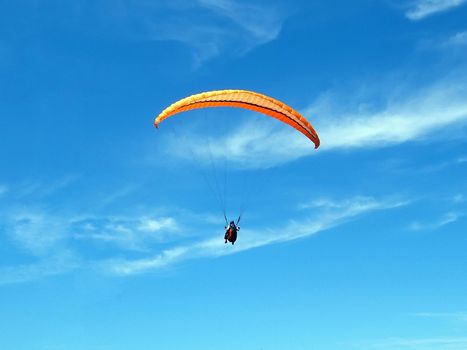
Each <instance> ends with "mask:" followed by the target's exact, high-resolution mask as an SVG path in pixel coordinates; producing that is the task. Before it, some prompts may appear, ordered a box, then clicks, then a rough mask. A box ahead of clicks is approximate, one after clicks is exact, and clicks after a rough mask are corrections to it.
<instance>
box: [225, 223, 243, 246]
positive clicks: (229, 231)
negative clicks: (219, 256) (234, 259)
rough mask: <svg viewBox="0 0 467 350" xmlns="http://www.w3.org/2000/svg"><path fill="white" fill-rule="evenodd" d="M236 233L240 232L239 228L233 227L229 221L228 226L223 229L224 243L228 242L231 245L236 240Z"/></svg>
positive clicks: (233, 224)
mask: <svg viewBox="0 0 467 350" xmlns="http://www.w3.org/2000/svg"><path fill="white" fill-rule="evenodd" d="M238 231H240V226H237V225H235V222H233V221H231V222H230V224H229V226H226V227H225V234H224V239H225V243H227V241H229V242H231V243H232V245H233V244H234V243H235V241H236V240H237V232H238Z"/></svg>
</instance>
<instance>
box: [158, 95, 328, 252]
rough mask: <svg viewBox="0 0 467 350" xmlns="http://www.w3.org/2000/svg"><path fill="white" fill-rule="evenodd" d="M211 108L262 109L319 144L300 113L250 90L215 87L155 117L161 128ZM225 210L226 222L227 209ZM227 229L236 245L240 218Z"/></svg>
mask: <svg viewBox="0 0 467 350" xmlns="http://www.w3.org/2000/svg"><path fill="white" fill-rule="evenodd" d="M208 107H236V108H243V109H248V110H252V111H255V112H259V113H261V114H263V115H265V116H269V117H272V118H275V119H277V120H279V121H281V122H283V123H285V124H288V125H290V126H291V127H293V128H295V129H296V130H298V131H299V132H301V133H302V134H303V135H305V136H306V137H307V138H308V139H310V141H312V142H313V144H314V147H315V149H316V148H318V147H319V145H320V139H319V136H318V134H317V133H316V131H315V129H314V128H313V126H312V125H311V124H310V122H309V121H308V120H306V118H305V117H303V116H302V115H301V114H300V113H299V112H297V111H296V110H295V109H293V108H292V107H290V106H288V105H286V104H285V103H283V102H281V101H279V100H276V99H274V98H272V97H269V96H266V95H263V94H260V93H257V92H254V91H248V90H215V91H209V92H203V93H199V94H195V95H191V96H188V97H186V98H183V99H181V100H178V101H177V102H175V103H173V104H172V105H170V106H169V107H167V108H166V109H164V110H163V111H162V112H161V113H160V114H159V115H158V116H157V118H156V119H155V120H154V126H155V127H156V128H158V127H159V124H160V123H161V122H162V121H164V120H165V119H167V118H169V117H172V116H174V115H175V114H178V113H181V112H185V111H190V110H193V109H199V108H208ZM223 211H224V218H225V220H226V224H227V218H226V216H225V208H223ZM240 216H241V215H240ZM240 216H239V219H240ZM225 229H226V231H225V234H224V239H225V243H227V242H231V243H232V244H234V243H235V241H236V240H237V233H238V231H239V230H240V227H238V221H237V224H235V222H233V221H231V222H230V224H229V225H227V226H226V227H225Z"/></svg>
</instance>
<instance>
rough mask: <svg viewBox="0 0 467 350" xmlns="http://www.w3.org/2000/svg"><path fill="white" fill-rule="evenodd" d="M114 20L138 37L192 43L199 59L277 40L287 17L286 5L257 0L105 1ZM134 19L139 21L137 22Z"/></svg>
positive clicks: (107, 14) (197, 62)
mask: <svg viewBox="0 0 467 350" xmlns="http://www.w3.org/2000/svg"><path fill="white" fill-rule="evenodd" d="M101 5H102V12H103V14H102V16H103V17H104V16H105V17H104V19H105V21H107V22H110V23H109V25H110V26H112V27H114V28H116V29H117V30H121V28H122V27H124V28H125V29H126V30H125V31H124V35H126V36H127V37H128V36H130V37H132V38H134V39H135V40H154V41H164V40H167V41H175V42H178V43H181V44H182V45H184V46H185V47H188V48H189V49H190V50H191V51H192V53H193V58H194V65H195V67H196V66H199V65H200V64H201V63H203V62H205V61H207V60H210V59H212V58H214V57H216V56H219V55H222V54H228V55H232V54H233V55H242V54H245V53H246V52H248V51H249V50H251V49H253V48H254V47H256V46H258V45H261V44H264V43H267V42H269V41H271V40H274V39H275V38H276V37H277V36H278V35H279V33H280V31H281V27H282V22H283V21H284V19H285V17H286V12H285V11H284V9H279V8H276V7H275V5H271V4H268V6H264V5H262V4H260V3H257V2H255V1H234V0H194V1H178V0H172V1H166V0H160V1H157V2H141V1H134V0H126V1H122V2H120V6H118V7H117V6H115V2H113V1H111V2H109V1H102V2H101ZM134 23H138V25H137V26H135V25H134Z"/></svg>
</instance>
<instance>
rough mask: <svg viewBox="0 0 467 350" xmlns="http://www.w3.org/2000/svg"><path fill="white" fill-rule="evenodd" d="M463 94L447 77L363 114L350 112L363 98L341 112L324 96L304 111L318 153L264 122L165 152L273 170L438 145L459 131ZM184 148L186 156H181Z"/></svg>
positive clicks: (466, 108)
mask: <svg viewBox="0 0 467 350" xmlns="http://www.w3.org/2000/svg"><path fill="white" fill-rule="evenodd" d="M461 76H463V74H461ZM395 90H396V89H395ZM391 95H392V94H391V93H388V94H387V96H391ZM466 95H467V84H466V83H465V81H464V80H462V79H460V78H447V79H445V80H442V81H438V82H436V83H434V84H432V85H431V86H428V87H425V88H420V89H419V90H418V91H415V92H413V93H411V94H406V95H403V96H402V97H401V96H399V97H397V98H394V97H392V98H390V97H388V98H387V100H386V103H385V104H384V105H383V106H382V107H380V108H379V109H374V110H372V111H367V110H365V109H364V108H363V109H360V108H358V107H355V106H358V105H359V103H360V102H361V104H364V102H365V100H366V97H365V96H363V97H362V96H357V97H355V101H353V103H352V105H351V106H348V107H342V106H345V105H346V103H345V101H341V98H340V97H339V96H338V95H337V94H333V93H329V94H327V95H326V96H324V97H321V98H319V99H318V100H317V101H315V103H313V104H312V105H311V106H310V107H308V108H306V109H304V111H303V115H305V116H311V117H309V118H308V119H309V120H310V121H311V123H312V124H313V125H314V126H315V129H316V130H317V132H318V134H319V136H320V139H321V146H320V148H319V149H318V150H317V151H315V150H313V145H312V144H311V142H310V141H309V140H308V139H306V138H305V137H303V136H302V135H301V134H299V133H298V132H297V131H296V130H294V129H292V128H290V127H288V126H284V127H281V126H278V125H277V124H274V123H270V122H269V121H261V122H258V121H247V122H244V123H242V124H240V125H239V126H237V128H236V129H234V130H233V131H232V132H231V133H229V135H226V136H225V137H222V138H215V139H214V138H211V137H209V136H203V137H197V138H189V137H187V139H186V142H184V143H177V144H176V143H174V144H173V145H172V146H171V147H170V148H169V149H170V152H171V153H172V154H173V155H175V156H178V157H180V158H183V157H185V158H186V157H188V156H194V157H195V158H196V159H197V160H198V161H201V162H203V163H206V164H209V163H210V162H211V161H212V160H213V159H214V160H215V159H229V161H230V162H234V163H236V165H237V166H238V167H243V168H250V169H251V168H269V167H274V166H277V165H281V164H284V163H287V162H290V161H293V160H296V159H298V158H301V157H305V156H310V155H314V154H316V155H318V154H321V153H322V152H325V151H339V150H348V149H376V148H382V147H387V146H394V145H398V144H402V143H406V142H412V141H420V140H424V141H427V142H440V135H443V136H442V137H443V138H445V139H446V138H449V135H450V134H452V135H454V134H456V133H457V132H458V130H456V129H455V128H453V126H456V125H457V126H458V125H462V124H465V123H467V99H465V96H466ZM190 135H191V134H190ZM431 135H436V137H433V138H432V137H431ZM206 144H209V147H206ZM187 145H188V147H189V148H190V151H191V152H186V148H187ZM282 145H287V147H283V146H282Z"/></svg>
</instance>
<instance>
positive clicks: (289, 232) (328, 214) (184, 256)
mask: <svg viewBox="0 0 467 350" xmlns="http://www.w3.org/2000/svg"><path fill="white" fill-rule="evenodd" d="M325 202H326V203H325V204H323V203H318V206H319V207H324V209H325V210H323V211H321V212H320V213H319V215H317V216H316V217H315V216H313V217H308V218H306V219H303V220H300V221H290V222H289V223H288V224H287V225H286V226H285V227H282V228H280V229H277V228H276V229H272V228H261V230H258V231H255V230H244V231H241V237H242V238H241V240H239V241H238V242H237V243H236V245H235V246H230V245H228V246H226V245H224V243H223V240H222V239H221V238H219V235H218V234H216V236H214V237H212V238H209V239H206V240H203V241H201V242H198V243H194V244H191V245H179V246H175V247H172V248H169V249H166V250H164V251H162V252H161V253H159V254H157V255H156V256H153V257H150V258H144V259H136V260H118V261H116V260H114V261H109V262H106V263H105V264H104V265H103V268H104V269H105V270H107V272H110V273H115V274H119V275H132V274H137V273H144V272H150V271H154V270H158V269H160V268H163V267H167V266H170V265H173V264H175V263H178V262H181V261H184V260H189V259H194V258H201V257H203V258H213V257H218V256H222V255H228V254H235V253H239V252H242V251H245V250H249V249H253V248H258V247H262V246H266V245H269V244H277V243H281V242H287V241H291V240H296V239H300V238H304V237H308V236H311V235H314V234H316V233H318V232H321V231H324V230H328V229H330V228H332V227H335V226H338V225H341V224H343V223H344V222H346V221H348V220H351V219H353V218H356V217H358V216H359V215H363V214H365V213H368V212H371V211H374V210H383V209H391V208H397V207H401V206H405V205H407V204H408V203H409V202H408V201H404V200H402V201H401V200H382V201H378V200H376V199H374V198H371V197H355V198H353V199H349V200H346V201H339V202H337V201H332V200H326V201H325ZM312 205H313V204H312Z"/></svg>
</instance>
